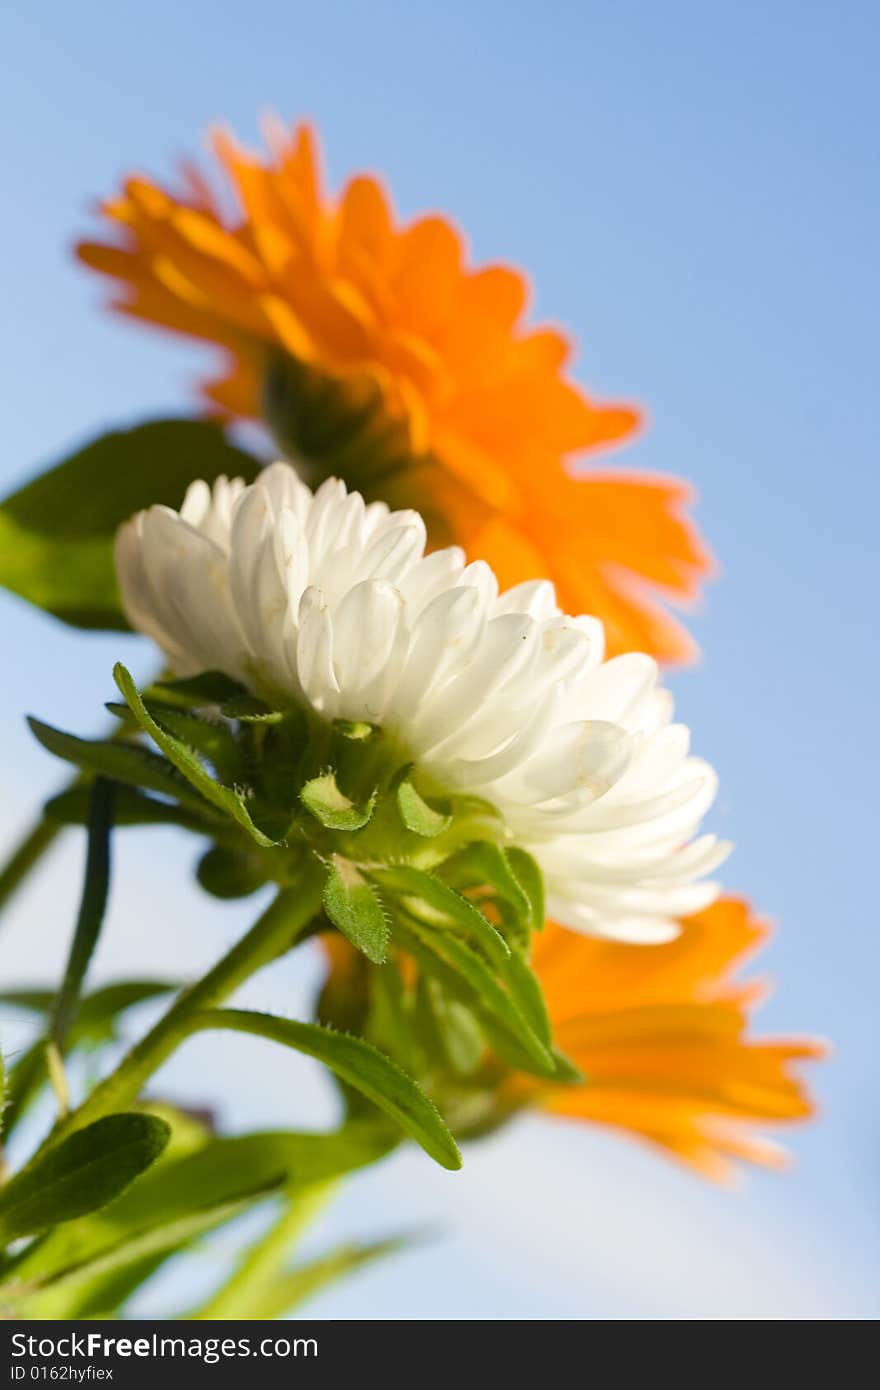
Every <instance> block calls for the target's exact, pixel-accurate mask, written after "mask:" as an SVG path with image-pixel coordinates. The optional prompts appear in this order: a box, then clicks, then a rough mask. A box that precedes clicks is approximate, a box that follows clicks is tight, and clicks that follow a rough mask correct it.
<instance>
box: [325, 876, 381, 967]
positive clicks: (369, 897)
mask: <svg viewBox="0 0 880 1390" xmlns="http://www.w3.org/2000/svg"><path fill="white" fill-rule="evenodd" d="M324 911H325V912H326V913H327V916H328V917H329V918H330V921H331V922H332V923H333V925H334V927H338V929H339V930H340V931H341V932H342V935H343V936H344V937H346V939H347V940H348V941H350V942H351V944H352V946H356V947H357V949H358V950H359V951H363V953H364V955H365V956H366V957H367V959H368V960H371V961H372V962H373V963H374V964H375V965H381V964H382V963H383V961H384V960H385V956H386V954H387V951H388V938H389V936H390V935H391V933H390V929H389V926H388V923H387V922H386V920H385V913H384V911H383V910H382V904H381V903H380V902H379V899H378V898H377V897H376V893H375V890H374V889H373V888H372V887H371V885H370V884H369V883H367V881H366V879H365V878H364V877H363V875H362V874H361V873H360V871H359V870H358V869H357V868H356V866H355V865H354V864H352V863H351V861H350V860H348V859H343V858H342V857H341V855H338V854H334V856H333V863H332V865H331V868H330V872H329V873H328V875H327V880H326V882H325V884H324Z"/></svg>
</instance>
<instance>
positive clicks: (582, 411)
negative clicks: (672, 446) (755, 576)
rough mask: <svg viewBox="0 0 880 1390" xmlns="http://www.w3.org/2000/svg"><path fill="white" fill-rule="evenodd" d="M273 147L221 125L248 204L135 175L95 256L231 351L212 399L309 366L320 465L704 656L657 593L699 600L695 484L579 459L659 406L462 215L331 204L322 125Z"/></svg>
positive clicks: (179, 327)
mask: <svg viewBox="0 0 880 1390" xmlns="http://www.w3.org/2000/svg"><path fill="white" fill-rule="evenodd" d="M269 142H270V146H271V153H270V155H269V157H268V158H267V157H263V156H259V155H253V154H249V153H246V152H244V151H242V150H241V149H240V148H239V147H238V146H237V145H236V144H235V142H234V141H233V139H232V137H231V136H230V135H228V134H227V133H226V132H222V131H221V132H218V133H217V134H216V135H215V137H214V149H215V152H216V154H217V156H218V158H219V160H220V162H221V164H222V166H223V169H224V171H225V174H226V176H227V178H228V180H229V183H230V185H231V194H232V197H231V200H230V207H229V209H228V210H227V209H226V208H225V207H224V206H223V204H222V200H220V199H218V198H217V197H215V195H214V194H213V193H212V192H211V190H210V189H209V187H208V185H207V183H206V182H205V180H204V179H203V177H202V176H201V174H199V173H198V172H196V171H194V170H193V169H191V168H188V169H187V170H186V171H185V187H184V189H183V191H182V192H179V193H172V192H168V191H166V190H165V189H163V188H162V187H160V186H159V185H158V184H156V183H153V182H151V181H150V180H148V179H146V178H141V177H138V178H130V179H129V180H127V182H126V184H125V186H124V189H123V191H122V192H121V194H120V195H119V196H118V197H116V198H113V199H111V200H109V201H108V202H106V203H105V204H104V205H103V213H104V215H105V217H106V218H107V219H108V220H109V222H110V223H111V224H112V228H113V234H114V235H113V239H112V241H111V242H110V244H105V243H96V242H84V243H82V244H81V245H80V246H79V248H78V250H79V255H80V257H81V259H82V260H83V261H84V262H85V263H86V264H87V265H89V266H91V267H92V268H93V269H95V270H97V271H99V272H101V273H102V274H104V275H107V276H109V277H110V278H111V279H112V280H114V281H116V282H117V284H118V285H120V286H121V288H120V291H119V293H118V295H117V297H116V299H115V300H114V307H115V308H116V309H118V310H119V311H120V312H122V313H124V314H127V315H130V316H132V317H134V318H137V319H140V320H145V321H147V322H150V323H158V324H161V325H163V326H164V327H166V328H169V329H173V330H176V331H177V332H180V333H184V334H186V335H188V336H190V337H195V338H197V339H201V340H203V341H207V342H210V343H212V344H215V345H217V346H218V347H220V348H221V349H222V350H223V352H224V357H225V363H224V370H223V372H222V374H221V375H220V376H219V377H218V378H216V379H215V380H213V381H211V382H210V383H209V384H208V385H207V386H206V388H205V393H206V395H207V397H208V398H209V400H210V401H211V402H212V404H213V405H215V406H219V407H220V408H221V409H223V410H224V411H227V412H230V413H232V414H234V415H240V416H259V415H260V414H261V413H262V411H263V409H264V406H265V403H266V400H267V398H268V396H269V395H271V394H272V393H271V392H269V391H268V390H267V386H268V385H270V384H271V383H272V382H275V383H276V385H277V381H278V380H279V379H280V380H281V381H282V383H284V382H287V383H288V386H289V382H290V380H293V381H294V382H295V394H296V393H299V394H301V393H302V391H303V390H304V389H306V388H305V386H304V383H305V382H306V381H307V382H308V383H309V384H308V390H309V391H310V392H311V393H312V395H311V397H310V406H309V409H307V410H306V411H303V410H302V402H301V400H299V397H298V406H299V411H298V413H299V416H303V415H305V417H306V418H307V420H308V421H309V422H310V428H309V431H307V432H306V433H303V432H302V431H300V432H297V431H296V430H294V431H293V438H292V439H291V441H290V442H291V444H292V448H293V449H294V451H295V453H296V455H297V460H298V463H299V464H300V465H301V466H303V467H306V468H308V467H311V469H312V474H313V475H316V476H321V475H322V471H323V475H324V476H326V475H327V474H330V473H336V474H339V475H340V476H343V477H345V478H346V479H347V480H348V481H349V483H351V484H354V485H356V486H358V487H359V488H360V490H361V491H363V492H364V493H365V494H366V495H367V496H368V498H375V497H382V498H384V499H385V500H387V501H389V502H391V503H392V505H395V506H415V507H418V508H419V509H420V510H421V511H422V512H423V513H424V514H425V515H426V517H427V518H428V521H429V532H430V534H429V539H430V540H431V543H432V545H444V544H447V543H449V542H450V541H453V542H457V543H459V544H461V545H463V546H464V547H465V548H466V550H467V551H468V553H469V554H474V555H480V556H482V557H484V558H485V559H486V560H487V561H488V562H489V563H490V564H491V565H492V566H493V568H494V569H495V571H496V573H497V574H498V575H499V578H500V579H501V581H502V583H503V584H504V585H505V586H508V585H512V584H515V583H517V582H520V581H522V580H528V579H538V578H540V577H542V576H544V575H549V576H550V577H551V578H552V580H553V581H554V583H555V585H556V589H557V592H558V595H559V600H560V602H561V603H562V604H563V605H564V606H565V607H567V608H568V609H570V610H571V611H574V612H584V611H586V612H591V613H595V614H596V615H597V616H599V617H601V618H602V620H603V622H604V623H605V626H606V632H607V637H608V643H609V651H610V652H612V653H618V652H623V651H631V650H641V651H647V652H649V653H651V654H652V655H654V656H656V657H657V658H658V659H660V660H663V661H681V660H685V659H687V658H688V657H689V656H691V655H692V654H693V644H692V643H691V641H690V638H689V637H688V635H687V633H686V632H685V631H684V629H683V628H682V627H681V626H680V625H679V624H678V623H677V622H676V621H675V620H674V619H673V618H672V617H670V615H669V614H668V613H667V612H666V611H665V610H664V609H663V608H662V607H661V606H660V605H659V604H658V603H657V602H656V601H655V597H654V595H655V593H656V592H657V591H659V592H661V593H663V594H665V595H666V596H668V597H669V598H670V599H672V600H674V601H687V600H689V599H692V598H693V597H695V595H696V593H697V590H698V586H699V582H700V579H701V578H702V577H704V576H705V574H706V573H707V571H708V569H709V567H710V562H709V557H708V555H707V552H706V550H705V549H704V548H703V546H702V544H701V542H700V540H699V538H698V536H697V533H696V531H695V529H694V527H693V525H692V524H690V523H689V522H688V520H687V519H686V518H685V517H684V516H683V507H684V504H685V503H686V502H687V500H688V489H687V488H686V487H685V486H684V485H683V484H682V483H681V482H680V481H678V480H675V479H669V478H662V477H659V476H648V475H639V474H616V473H604V474H603V473H589V474H587V475H584V476H578V477H576V476H575V475H574V474H572V473H570V472H569V471H568V460H569V459H570V458H571V457H572V456H575V455H577V454H579V453H583V452H585V451H590V450H596V449H597V448H600V447H603V446H606V445H609V444H614V443H617V442H620V441H621V440H623V439H626V438H627V437H628V436H630V435H631V434H632V433H633V431H634V430H635V428H636V426H637V423H638V419H639V414H638V411H636V410H635V409H633V407H631V406H628V405H604V404H599V403H597V402H595V401H593V400H591V399H589V398H588V397H587V396H586V395H585V394H584V392H583V391H582V390H581V389H580V388H579V387H578V386H576V385H575V384H574V383H573V382H572V381H571V380H570V379H569V377H568V376H567V374H566V366H567V361H568V357H569V353H570V345H569V342H568V340H567V338H566V337H565V336H564V335H563V334H562V333H560V332H559V331H557V330H555V329H553V330H550V329H538V330H534V329H528V328H526V327H525V326H524V324H523V317H524V312H525V307H526V301H527V286H526V282H525V279H524V277H523V276H522V275H520V274H519V273H518V272H516V271H513V270H511V269H509V268H507V267H504V266H497V265H496V266H489V267H485V268H482V269H478V270H473V269H470V268H469V267H468V266H467V264H466V259H465V251H464V247H463V244H462V240H461V237H460V236H459V234H458V233H457V231H456V230H455V228H454V227H453V226H452V225H451V224H450V223H449V222H448V221H446V220H445V219H444V218H441V217H436V216H432V217H425V218H421V219H419V220H417V221H415V222H412V223H410V224H409V225H405V226H401V225H399V224H398V223H397V222H396V220H395V218H394V216H393V213H392V211H391V208H390V205H389V202H388V199H387V197H386V195H385V193H384V191H383V189H382V187H381V185H380V184H379V183H378V182H377V181H376V180H375V179H373V178H369V177H363V176H361V177H357V178H354V179H353V180H352V181H351V182H350V183H349V184H348V185H347V187H346V189H345V190H344V192H343V193H342V195H341V197H339V198H338V199H334V198H332V197H330V196H329V195H328V194H326V193H325V191H324V189H323V187H322V183H321V178H320V174H319V169H318V159H317V153H316V148H315V140H314V136H313V134H312V132H311V131H310V129H309V128H308V127H306V126H301V127H300V128H299V129H298V130H296V131H295V132H294V134H293V135H292V136H291V135H290V134H289V133H288V132H287V131H285V130H284V129H283V128H282V127H280V126H279V125H277V124H273V125H272V126H271V129H270V131H269ZM285 364H287V366H286V367H285ZM287 369H289V370H287ZM304 373H305V375H304ZM328 385H329V386H330V387H332V388H334V389H332V390H329V391H328V389H327V388H328ZM285 389H286V388H285ZM328 416H329V417H331V418H330V419H329V422H328ZM316 418H317V420H318V426H319V427H318V428H317V429H315V428H313V427H312V426H313V424H314V421H315V419H316ZM365 422H366V423H365ZM289 423H290V418H289V412H288V414H287V415H285V418H284V420H283V421H282V425H283V428H282V429H281V430H280V434H282V435H284V436H285V440H284V442H285V444H287V443H288V439H287V437H286V436H288V435H290V433H291V431H290V429H289V428H288V426H289ZM276 425H277V422H276Z"/></svg>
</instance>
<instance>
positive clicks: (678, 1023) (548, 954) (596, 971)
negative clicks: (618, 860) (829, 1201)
mask: <svg viewBox="0 0 880 1390" xmlns="http://www.w3.org/2000/svg"><path fill="white" fill-rule="evenodd" d="M767 934H768V928H767V926H766V925H765V924H763V923H761V922H759V921H757V920H756V919H755V918H754V917H753V916H752V914H751V912H750V911H749V908H748V905H747V904H746V903H745V902H744V901H742V900H741V899H738V898H722V899H721V900H720V901H719V902H717V903H715V904H714V905H713V906H712V907H710V908H708V909H707V910H706V911H705V912H702V913H700V914H699V915H698V916H695V917H691V918H689V919H688V920H687V921H686V922H685V923H684V924H683V931H682V934H681V936H680V937H678V939H677V940H675V941H671V942H669V943H668V944H667V945H664V946H624V945H619V944H618V943H616V942H605V941H599V940H591V939H587V938H586V937H583V936H579V935H576V934H575V933H573V932H570V931H567V930H566V929H564V928H563V927H558V926H555V925H554V924H552V923H549V924H548V926H547V928H546V930H545V931H544V932H543V933H541V934H540V935H539V936H537V937H536V938H535V948H534V966H535V969H536V970H537V973H538V974H539V976H540V978H541V981H542V983H543V985H544V990H545V993H546V997H547V1003H548V1007H549V1010H550V1015H551V1018H552V1020H553V1027H554V1036H555V1039H556V1041H557V1043H558V1045H559V1046H560V1047H561V1048H562V1049H563V1051H565V1052H566V1053H567V1054H568V1056H569V1057H571V1058H572V1060H573V1061H574V1062H575V1063H576V1065H577V1066H578V1067H580V1068H581V1070H582V1071H583V1072H584V1076H585V1078H586V1080H585V1082H584V1084H583V1085H578V1086H567V1087H562V1086H559V1087H555V1088H553V1089H552V1090H550V1091H549V1092H545V1093H544V1094H542V1095H541V1097H540V1100H541V1103H542V1104H544V1105H545V1106H546V1107H547V1108H548V1109H550V1110H552V1111H554V1112H556V1113H557V1114H560V1115H567V1116H570V1117H571V1118H573V1119H579V1120H591V1121H595V1122H597V1123H600V1124H607V1125H613V1126H615V1127H616V1128H618V1129H624V1130H627V1131H629V1132H630V1133H634V1134H637V1135H639V1136H641V1137H642V1138H644V1139H647V1140H650V1141H651V1142H652V1143H654V1144H658V1145H660V1146H661V1147H662V1148H664V1149H666V1150H668V1151H670V1152H671V1153H673V1154H675V1155H676V1157H678V1158H680V1159H682V1160H683V1161H684V1162H685V1163H688V1164H690V1165H691V1166H692V1167H693V1168H696V1169H697V1171H698V1172H700V1173H702V1174H703V1175H704V1176H706V1177H709V1178H714V1179H716V1180H719V1181H724V1180H726V1179H729V1178H730V1177H731V1176H732V1175H733V1173H734V1167H733V1165H732V1164H731V1163H730V1158H731V1157H736V1158H743V1159H750V1160H751V1161H752V1162H754V1163H762V1164H766V1165H768V1166H771V1167H778V1166H781V1165H782V1164H784V1162H785V1153H784V1151H783V1150H781V1149H780V1148H779V1147H778V1146H777V1145H776V1144H773V1143H771V1142H770V1141H769V1140H767V1139H764V1138H760V1137H757V1136H755V1135H754V1134H751V1133H749V1132H748V1127H749V1126H750V1125H754V1124H760V1123H762V1122H774V1123H775V1122H778V1121H790V1120H798V1119H804V1118H806V1117H807V1116H809V1115H811V1114H812V1113H813V1104H812V1101H811V1099H810V1097H809V1095H808V1093H807V1092H806V1090H805V1088H804V1087H803V1085H802V1084H801V1082H800V1081H799V1080H797V1079H796V1078H795V1077H794V1076H792V1075H791V1063H792V1062H795V1061H799V1060H802V1059H805V1058H820V1057H822V1056H823V1055H824V1053H825V1049H824V1047H823V1046H822V1044H821V1043H819V1042H817V1041H815V1040H810V1039H805V1038H798V1039H792V1040H780V1039H773V1040H758V1041H755V1040H753V1039H751V1038H748V1037H747V1036H746V1029H747V1026H748V1010H749V1007H750V1006H751V1005H752V1004H754V1003H755V1001H756V1000H757V999H759V998H760V997H761V996H762V994H763V992H764V990H763V987H762V986H761V985H760V984H754V983H753V984H746V985H742V984H736V983H734V982H733V981H732V980H731V975H732V973H733V972H734V969H735V967H736V966H737V965H738V964H739V962H740V960H741V958H742V957H743V956H744V955H746V954H749V953H751V951H753V950H754V949H755V948H756V946H758V945H759V944H761V943H762V942H763V941H764V940H765V939H766V936H767Z"/></svg>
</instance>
